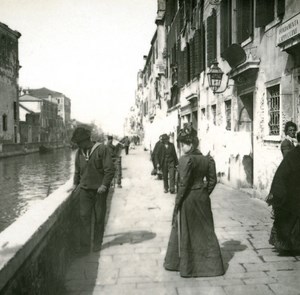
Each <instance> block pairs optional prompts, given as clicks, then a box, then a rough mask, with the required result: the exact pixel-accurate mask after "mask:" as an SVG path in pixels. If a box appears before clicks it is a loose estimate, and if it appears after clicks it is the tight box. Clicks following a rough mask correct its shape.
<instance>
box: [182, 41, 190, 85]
mask: <svg viewBox="0 0 300 295" xmlns="http://www.w3.org/2000/svg"><path fill="white" fill-rule="evenodd" d="M187 46H188V45H187ZM187 46H186V47H185V48H184V51H183V71H184V80H183V84H184V85H185V84H187V83H188V81H189V64H188V48H187Z"/></svg>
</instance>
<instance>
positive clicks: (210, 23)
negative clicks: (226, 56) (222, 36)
mask: <svg viewBox="0 0 300 295" xmlns="http://www.w3.org/2000/svg"><path fill="white" fill-rule="evenodd" d="M216 20H217V18H216V11H215V10H214V9H213V12H212V15H211V16H209V17H208V18H207V65H208V66H211V64H212V62H213V61H214V60H215V58H216V57H217V38H216V36H217V32H216V29H217V26H216V25H217V23H216Z"/></svg>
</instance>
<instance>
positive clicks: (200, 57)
mask: <svg viewBox="0 0 300 295" xmlns="http://www.w3.org/2000/svg"><path fill="white" fill-rule="evenodd" d="M204 35H205V34H204V25H203V26H201V28H200V29H198V30H196V31H195V34H194V76H197V75H199V74H200V73H201V72H203V71H204V68H205V54H204V49H205V38H204Z"/></svg>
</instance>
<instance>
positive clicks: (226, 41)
mask: <svg viewBox="0 0 300 295" xmlns="http://www.w3.org/2000/svg"><path fill="white" fill-rule="evenodd" d="M220 22H221V24H222V25H221V28H220V30H221V32H220V34H221V39H220V42H221V43H220V47H221V53H222V52H223V51H224V50H225V49H226V48H227V47H229V45H231V33H232V27H231V0H223V1H222V3H221V19H220Z"/></svg>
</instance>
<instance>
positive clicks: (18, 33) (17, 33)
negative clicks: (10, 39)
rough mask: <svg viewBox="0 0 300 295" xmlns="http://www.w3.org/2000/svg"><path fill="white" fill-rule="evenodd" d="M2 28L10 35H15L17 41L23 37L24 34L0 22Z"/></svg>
mask: <svg viewBox="0 0 300 295" xmlns="http://www.w3.org/2000/svg"><path fill="white" fill-rule="evenodd" d="M0 28H1V29H4V30H6V31H7V32H8V33H10V34H12V35H14V36H15V37H16V38H17V39H19V38H20V37H21V36H22V34H21V33H20V32H18V31H14V30H12V29H11V28H9V27H8V25H6V24H4V23H1V22H0Z"/></svg>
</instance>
